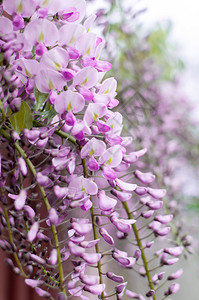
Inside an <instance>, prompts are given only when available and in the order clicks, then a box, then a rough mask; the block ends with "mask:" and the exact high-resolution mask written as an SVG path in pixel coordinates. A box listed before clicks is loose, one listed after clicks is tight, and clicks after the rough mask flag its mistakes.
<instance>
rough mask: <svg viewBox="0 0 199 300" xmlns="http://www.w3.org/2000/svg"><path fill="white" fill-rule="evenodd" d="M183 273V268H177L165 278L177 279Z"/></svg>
mask: <svg viewBox="0 0 199 300" xmlns="http://www.w3.org/2000/svg"><path fill="white" fill-rule="evenodd" d="M182 273H183V269H179V270H177V271H176V272H175V273H172V274H171V275H169V276H168V277H167V280H176V279H178V278H179V277H180V276H181V275H182Z"/></svg>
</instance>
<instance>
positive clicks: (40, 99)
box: [34, 86, 48, 111]
mask: <svg viewBox="0 0 199 300" xmlns="http://www.w3.org/2000/svg"><path fill="white" fill-rule="evenodd" d="M34 94H35V104H36V105H35V110H36V111H37V110H39V109H41V108H42V106H43V103H44V102H45V100H46V99H47V98H48V94H45V93H41V92H40V91H39V90H38V89H37V88H36V86H35V87H34Z"/></svg>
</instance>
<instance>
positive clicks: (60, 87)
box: [0, 0, 182, 300]
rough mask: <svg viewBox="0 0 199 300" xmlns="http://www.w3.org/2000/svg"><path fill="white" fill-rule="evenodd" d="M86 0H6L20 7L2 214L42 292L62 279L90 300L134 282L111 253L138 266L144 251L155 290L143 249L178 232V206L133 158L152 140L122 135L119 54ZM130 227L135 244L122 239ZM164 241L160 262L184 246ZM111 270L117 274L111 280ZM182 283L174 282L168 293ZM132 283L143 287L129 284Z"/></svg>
mask: <svg viewBox="0 0 199 300" xmlns="http://www.w3.org/2000/svg"><path fill="white" fill-rule="evenodd" d="M85 7H86V3H85V1H84V0H78V1H77V0H68V1H61V0H56V1H55V0H54V1H42V0H41V1H38V0H37V1H36V0H35V1H34V0H32V1H31V0H30V1H22V0H20V1H14V0H12V1H10V0H9V1H8V0H4V1H3V11H4V12H6V13H7V14H9V15H10V19H7V18H5V17H4V16H1V17H0V24H1V25H3V26H2V27H1V31H0V35H1V54H2V55H3V61H2V67H1V78H2V86H1V95H0V96H1V102H0V104H1V106H0V109H1V116H2V119H1V128H0V134H1V136H0V139H1V142H2V144H3V145H5V147H4V148H5V151H2V153H1V155H0V162H1V167H0V192H1V203H2V207H1V209H0V216H1V225H0V226H1V232H2V231H5V228H7V230H8V233H9V234H8V240H6V239H4V240H3V239H2V241H1V244H0V246H1V248H2V249H3V250H8V251H11V252H12V251H13V252H14V262H12V261H10V260H9V265H10V266H11V267H12V268H13V270H14V271H15V272H16V273H20V274H21V275H22V276H24V277H25V283H26V284H27V285H28V286H31V287H33V288H34V289H35V291H36V293H37V294H38V295H40V296H42V297H46V298H48V297H51V296H52V295H51V289H50V288H51V287H52V289H53V288H56V289H57V291H58V292H57V297H58V299H66V298H67V296H69V297H70V296H74V297H80V298H81V299H84V300H85V299H89V297H90V296H88V297H87V296H86V295H89V294H88V293H90V294H93V295H96V296H99V297H100V298H101V299H106V296H107V297H109V296H110V295H112V294H113V296H115V297H116V298H117V299H122V297H123V295H124V292H125V289H126V285H127V282H124V278H123V276H120V275H117V274H114V273H112V272H107V271H106V269H104V268H105V266H106V265H105V263H107V266H108V264H109V263H114V262H116V263H118V265H119V266H121V267H122V268H128V269H133V268H135V269H136V268H137V267H138V266H137V265H136V264H137V261H138V260H139V261H140V262H139V263H142V265H143V270H142V271H141V270H137V273H140V274H141V275H143V274H144V276H146V278H147V281H148V284H149V288H150V290H149V291H148V292H147V294H146V296H147V297H148V295H150V297H152V298H153V299H154V300H155V299H156V293H155V291H154V286H153V282H152V280H151V275H150V269H149V266H148V264H149V263H148V261H147V259H146V254H145V249H147V248H150V247H152V245H153V242H154V239H157V238H158V237H159V236H161V237H162V236H166V235H167V234H169V231H170V227H169V225H168V223H169V222H170V221H172V215H166V216H165V215H164V214H163V212H161V215H159V214H158V210H160V209H161V208H162V206H163V201H162V200H161V199H162V198H163V197H164V196H165V194H166V191H165V190H162V189H157V188H156V187H154V188H151V187H148V186H147V185H148V184H151V183H152V182H153V181H154V180H155V176H154V175H153V174H152V173H150V172H146V173H143V172H140V171H139V170H133V164H134V162H136V161H137V160H138V159H139V158H140V157H141V156H142V155H144V154H145V153H146V151H147V149H145V148H144V149H141V150H139V151H132V150H134V149H132V138H131V137H130V136H129V137H122V136H121V133H122V128H123V118H122V114H121V113H120V112H114V111H113V110H112V109H113V108H114V107H116V106H117V105H118V100H116V99H115V96H116V87H117V83H116V80H115V79H114V78H108V79H105V80H103V78H104V75H105V73H106V72H107V71H108V70H109V69H110V68H111V64H110V63H109V62H106V61H102V60H100V54H101V51H102V49H103V47H104V45H105V43H104V41H103V40H102V39H101V38H100V37H98V36H97V35H96V34H95V33H92V32H90V27H91V26H92V23H93V22H94V20H95V16H90V17H89V18H87V19H85V20H84V18H85ZM4 12H3V14H4ZM83 20H84V22H83ZM129 151H131V152H129ZM132 178H134V180H133V181H132ZM10 183H11V185H10ZM139 183H141V186H139V185H138V184H139ZM9 185H10V187H9ZM142 185H144V186H142ZM135 199H136V201H135ZM42 203H44V205H45V207H46V213H45V216H44V218H43V219H42V218H41V217H40V216H41V213H40V211H42V210H41V206H42ZM77 211H78V213H77ZM42 214H43V213H42ZM77 216H78V217H77ZM153 216H154V219H153ZM146 219H148V221H149V223H148V221H147V222H146V221H145V220H146ZM164 225H167V226H164ZM50 231H51V234H49V232H50ZM145 231H146V232H145ZM63 232H64V234H63ZM91 236H92V237H91ZM127 237H128V240H129V241H130V242H131V244H129V245H130V246H129V250H128V251H129V252H131V255H128V253H127V252H125V251H123V250H122V249H120V250H119V249H117V248H116V247H115V246H114V244H115V239H116V238H119V239H121V240H122V239H127ZM21 240H23V243H22V244H21ZM49 241H50V243H49ZM143 241H144V242H143ZM46 243H49V245H48V246H45V244H46ZM132 244H134V245H136V249H134V250H133V251H132V249H133V246H132V247H131V245H132ZM41 245H43V246H42V248H41V249H42V250H41V249H40V246H41ZM110 245H111V248H110ZM121 248H122V245H121ZM13 249H14V250H13ZM106 249H107V250H106ZM163 252H164V253H163V254H162V252H161V251H160V253H158V254H157V253H156V254H154V257H153V258H158V259H159V258H160V265H159V267H162V266H163V265H170V264H173V263H175V261H176V258H173V259H169V258H168V259H167V256H169V255H171V256H179V255H180V254H181V253H182V251H181V248H180V250H179V249H176V248H174V249H173V250H172V248H169V247H167V248H165V249H164V251H163ZM132 253H135V254H134V255H132ZM107 256H110V257H111V261H109V260H107V259H106V258H107ZM153 258H151V260H153ZM65 261H68V262H69V263H70V271H69V270H68V269H67V270H65V269H64V268H65V266H64V264H65V263H64V262H65ZM92 268H94V269H96V274H95V275H91V274H90V270H91V269H92ZM34 269H35V270H37V271H35V270H34ZM181 274H182V272H181V271H179V272H176V273H173V274H171V275H170V277H168V280H172V279H173V278H174V279H177V278H178V277H179V276H180V275H181ZM160 277H161V276H159V277H158V275H157V278H158V279H157V280H156V281H158V282H159V281H160V280H161V279H162V278H160ZM44 279H45V280H44ZM106 279H109V280H111V281H112V282H113V283H114V282H116V283H118V285H117V286H116V287H114V290H113V291H110V290H109V288H108V285H106V284H105V280H106ZM177 289H178V285H177V286H176V285H171V286H170V287H169V289H168V290H167V292H165V293H166V294H168V295H170V294H172V293H174V292H177ZM166 294H165V295H166ZM126 295H127V296H129V297H130V298H134V299H143V296H139V295H138V294H136V293H134V292H131V291H129V290H127V292H126ZM137 295H138V296H139V298H136V297H138V296H137Z"/></svg>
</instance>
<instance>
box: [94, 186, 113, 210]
mask: <svg viewBox="0 0 199 300" xmlns="http://www.w3.org/2000/svg"><path fill="white" fill-rule="evenodd" d="M98 199H99V208H100V209H101V210H103V211H108V210H111V209H113V208H114V207H115V205H116V204H117V200H115V199H113V198H111V197H108V196H107V195H106V194H105V191H99V192H98Z"/></svg>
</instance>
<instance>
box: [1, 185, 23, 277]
mask: <svg viewBox="0 0 199 300" xmlns="http://www.w3.org/2000/svg"><path fill="white" fill-rule="evenodd" d="M0 193H1V195H3V189H2V188H0ZM3 211H4V215H5V220H6V224H7V229H8V238H9V241H10V243H11V244H14V240H13V237H12V230H11V226H10V221H9V216H8V211H7V208H6V207H5V205H3ZM13 256H14V259H15V261H16V264H17V267H18V268H19V270H20V272H21V274H22V276H23V277H24V278H27V275H26V273H25V272H24V270H23V268H22V265H21V263H20V260H19V258H18V255H17V253H16V252H14V253H13Z"/></svg>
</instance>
